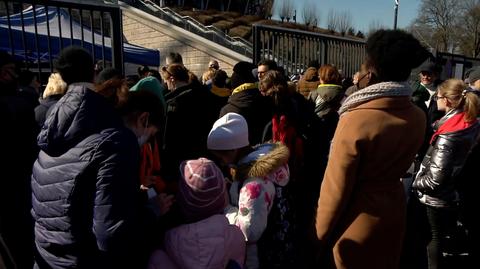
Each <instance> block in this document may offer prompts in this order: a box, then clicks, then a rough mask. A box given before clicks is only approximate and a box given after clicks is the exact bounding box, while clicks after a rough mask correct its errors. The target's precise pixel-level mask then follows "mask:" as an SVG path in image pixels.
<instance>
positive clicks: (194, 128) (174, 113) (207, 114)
mask: <svg viewBox="0 0 480 269" xmlns="http://www.w3.org/2000/svg"><path fill="white" fill-rule="evenodd" d="M213 97H214V96H213V95H212V94H211V93H209V92H208V90H207V89H206V88H204V87H199V86H193V85H187V86H184V87H180V88H178V89H176V90H174V91H172V92H169V93H168V94H166V95H165V103H166V107H167V114H166V122H165V134H164V146H163V152H162V174H163V176H164V178H165V179H167V180H173V181H175V180H178V179H179V176H180V172H179V171H180V170H179V166H180V163H181V162H182V161H184V160H190V159H196V158H199V157H202V156H206V154H207V136H208V133H209V132H210V129H211V128H212V126H213V123H214V122H215V120H216V119H217V116H218V114H217V113H218V111H216V112H215V110H214V108H213V107H212V99H211V98H213Z"/></svg>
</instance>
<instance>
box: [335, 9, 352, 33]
mask: <svg viewBox="0 0 480 269" xmlns="http://www.w3.org/2000/svg"><path fill="white" fill-rule="evenodd" d="M337 18H338V31H339V32H340V33H341V34H342V35H345V34H346V33H347V31H348V29H350V28H352V26H353V22H352V13H350V11H343V12H340V13H339V15H338V16H337Z"/></svg>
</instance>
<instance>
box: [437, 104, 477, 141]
mask: <svg viewBox="0 0 480 269" xmlns="http://www.w3.org/2000/svg"><path fill="white" fill-rule="evenodd" d="M473 123H475V121H470V122H467V121H465V112H461V113H458V114H457V115H454V116H452V117H451V118H450V119H448V120H446V121H445V122H444V123H443V124H442V125H441V126H440V128H438V130H437V131H436V132H435V133H434V134H433V136H432V139H430V145H431V144H433V141H435V138H437V136H439V135H441V134H444V133H451V132H456V131H460V130H463V129H467V128H468V127H470V126H472V125H473Z"/></svg>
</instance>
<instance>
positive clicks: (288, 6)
mask: <svg viewBox="0 0 480 269" xmlns="http://www.w3.org/2000/svg"><path fill="white" fill-rule="evenodd" d="M278 15H279V16H280V19H281V20H282V22H284V20H287V21H290V18H292V16H293V2H292V0H283V2H282V4H281V5H280V7H279V12H278Z"/></svg>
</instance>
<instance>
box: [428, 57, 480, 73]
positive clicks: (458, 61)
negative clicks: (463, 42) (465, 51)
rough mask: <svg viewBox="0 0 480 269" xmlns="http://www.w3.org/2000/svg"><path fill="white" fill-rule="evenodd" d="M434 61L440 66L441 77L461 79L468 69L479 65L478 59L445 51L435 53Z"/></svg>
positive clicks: (479, 60)
mask: <svg viewBox="0 0 480 269" xmlns="http://www.w3.org/2000/svg"><path fill="white" fill-rule="evenodd" d="M435 62H436V63H437V64H439V65H440V66H442V74H441V78H442V79H448V78H458V79H463V78H465V76H466V73H467V72H468V70H470V69H472V68H473V67H477V66H480V59H478V58H471V57H467V56H465V55H460V54H452V53H445V52H436V53H435Z"/></svg>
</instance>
